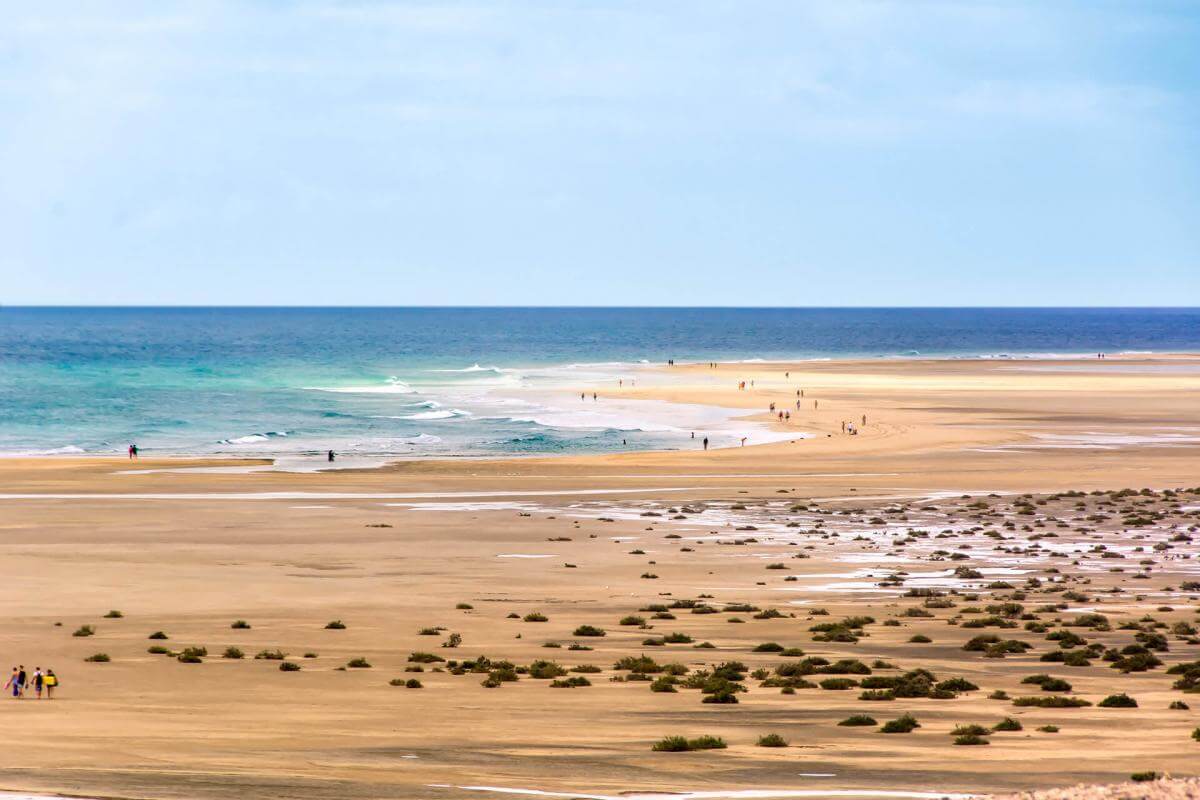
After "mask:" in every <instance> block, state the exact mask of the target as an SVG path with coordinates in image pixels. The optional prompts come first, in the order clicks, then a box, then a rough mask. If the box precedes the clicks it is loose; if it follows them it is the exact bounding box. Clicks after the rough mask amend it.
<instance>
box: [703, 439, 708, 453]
mask: <svg viewBox="0 0 1200 800" xmlns="http://www.w3.org/2000/svg"><path fill="white" fill-rule="evenodd" d="M704 449H705V450H707V449H708V437H707V436H705V437H704Z"/></svg>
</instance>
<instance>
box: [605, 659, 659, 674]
mask: <svg viewBox="0 0 1200 800" xmlns="http://www.w3.org/2000/svg"><path fill="white" fill-rule="evenodd" d="M613 669H627V670H629V671H630V672H642V673H653V672H662V671H663V668H662V665H661V664H659V663H658V662H657V661H655V660H654V659H653V658H651V657H650V656H647V655H640V656H622V657H621V658H619V659H617V662H616V663H615V664H613Z"/></svg>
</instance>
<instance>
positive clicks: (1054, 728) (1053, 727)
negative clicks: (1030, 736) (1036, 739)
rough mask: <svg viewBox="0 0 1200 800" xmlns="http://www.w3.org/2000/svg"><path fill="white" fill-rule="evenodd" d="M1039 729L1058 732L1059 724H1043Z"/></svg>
mask: <svg viewBox="0 0 1200 800" xmlns="http://www.w3.org/2000/svg"><path fill="white" fill-rule="evenodd" d="M1038 730H1039V731H1041V732H1042V733H1058V726H1057V725H1043V726H1042V727H1040V728H1038Z"/></svg>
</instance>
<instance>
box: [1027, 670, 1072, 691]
mask: <svg viewBox="0 0 1200 800" xmlns="http://www.w3.org/2000/svg"><path fill="white" fill-rule="evenodd" d="M1021 683H1029V684H1033V685H1035V686H1039V687H1041V689H1042V691H1044V692H1069V691H1071V684H1070V683H1068V682H1067V681H1064V680H1063V679H1062V678H1055V677H1053V676H1051V675H1047V674H1045V673H1044V672H1043V673H1039V674H1037V675H1029V676H1027V677H1025V678H1022V679H1021Z"/></svg>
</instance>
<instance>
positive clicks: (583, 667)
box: [571, 664, 603, 675]
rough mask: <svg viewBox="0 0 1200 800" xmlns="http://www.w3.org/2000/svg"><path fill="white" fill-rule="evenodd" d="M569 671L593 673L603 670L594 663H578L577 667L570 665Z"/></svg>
mask: <svg viewBox="0 0 1200 800" xmlns="http://www.w3.org/2000/svg"><path fill="white" fill-rule="evenodd" d="M571 672H575V673H578V674H584V673H586V674H588V675H593V674H595V673H597V672H603V670H602V669H600V668H599V667H597V666H596V665H595V664H580V665H579V666H577V667H571Z"/></svg>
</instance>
